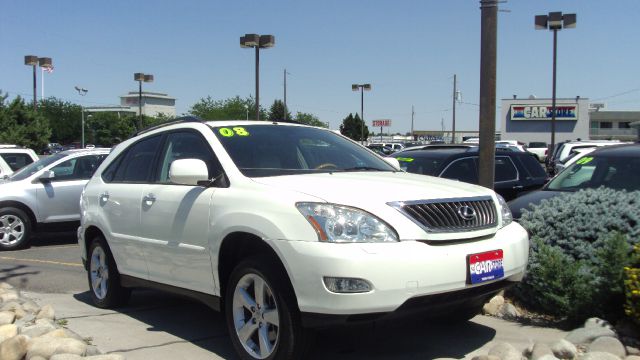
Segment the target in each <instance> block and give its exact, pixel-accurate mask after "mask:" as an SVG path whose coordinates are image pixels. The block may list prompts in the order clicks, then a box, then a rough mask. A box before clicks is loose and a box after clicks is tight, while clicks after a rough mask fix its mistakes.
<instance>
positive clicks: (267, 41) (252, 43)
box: [240, 34, 276, 120]
mask: <svg viewBox="0 0 640 360" xmlns="http://www.w3.org/2000/svg"><path fill="white" fill-rule="evenodd" d="M275 44H276V38H275V36H273V35H258V34H245V35H244V36H241V37H240V47H241V48H255V49H256V120H260V49H264V48H270V47H273V46H274V45H275Z"/></svg>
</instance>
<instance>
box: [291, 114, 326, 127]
mask: <svg viewBox="0 0 640 360" xmlns="http://www.w3.org/2000/svg"><path fill="white" fill-rule="evenodd" d="M294 120H295V121H297V122H299V123H303V124H307V125H311V126H318V127H323V128H326V127H327V124H325V123H323V122H322V121H320V119H318V117H317V116H315V115H313V114H309V113H303V112H299V111H298V112H297V113H296V117H295V119H294Z"/></svg>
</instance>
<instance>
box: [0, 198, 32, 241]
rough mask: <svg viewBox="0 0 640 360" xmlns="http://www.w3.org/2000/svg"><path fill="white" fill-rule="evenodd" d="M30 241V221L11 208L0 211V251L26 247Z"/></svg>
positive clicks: (26, 216)
mask: <svg viewBox="0 0 640 360" xmlns="http://www.w3.org/2000/svg"><path fill="white" fill-rule="evenodd" d="M29 240H31V219H29V216H28V215H27V214H26V213H25V212H24V211H22V210H20V209H18V208H13V207H6V208H2V209H0V250H15V249H20V248H22V247H25V246H27V244H28V243H29Z"/></svg>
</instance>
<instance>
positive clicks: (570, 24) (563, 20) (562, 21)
mask: <svg viewBox="0 0 640 360" xmlns="http://www.w3.org/2000/svg"><path fill="white" fill-rule="evenodd" d="M535 27H536V30H546V29H549V30H551V31H553V85H552V90H551V148H550V150H549V154H551V153H552V152H553V149H554V148H555V144H556V58H557V55H556V54H557V48H558V30H561V29H562V28H566V29H571V28H575V27H576V14H562V12H560V11H557V12H550V13H549V15H536V17H535Z"/></svg>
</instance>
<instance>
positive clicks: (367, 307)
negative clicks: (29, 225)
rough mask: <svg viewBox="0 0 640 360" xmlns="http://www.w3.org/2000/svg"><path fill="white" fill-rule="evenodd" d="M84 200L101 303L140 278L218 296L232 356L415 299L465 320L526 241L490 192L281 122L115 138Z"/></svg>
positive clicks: (286, 349)
mask: <svg viewBox="0 0 640 360" xmlns="http://www.w3.org/2000/svg"><path fill="white" fill-rule="evenodd" d="M392 163H393V164H396V166H394V165H392ZM80 206H81V213H82V220H81V226H80V228H79V229H78V242H79V244H80V247H81V251H82V253H81V256H82V259H83V262H84V264H85V266H86V269H87V274H88V275H87V276H88V281H89V287H90V293H91V296H92V299H93V301H94V303H95V304H96V305H97V306H98V307H114V306H118V305H122V304H124V303H125V302H126V301H127V299H128V296H129V294H130V288H131V287H135V286H151V287H157V288H161V289H164V290H169V291H175V292H178V293H181V294H187V295H191V296H193V297H195V298H197V299H199V300H202V301H204V302H205V303H206V304H208V305H209V306H211V307H212V308H214V309H218V310H221V309H224V311H225V315H226V319H227V326H228V329H229V334H230V337H231V340H232V343H233V345H234V347H235V349H236V351H237V352H238V354H239V355H240V358H242V359H267V358H268V359H275V358H277V359H280V358H283V359H284V358H292V359H299V358H304V357H303V355H302V353H303V352H304V350H305V349H306V348H307V347H306V345H307V341H306V340H307V339H308V334H309V329H310V328H313V327H315V326H329V325H335V324H339V323H342V324H344V323H349V322H351V321H359V320H367V319H368V320H373V319H376V318H381V317H384V316H391V315H393V314H400V313H406V312H411V311H415V310H421V311H428V310H431V311H432V314H434V315H436V314H437V315H440V316H445V317H447V318H448V319H450V320H451V321H453V319H455V318H457V319H460V318H469V317H471V316H474V315H475V314H477V313H478V312H479V310H480V309H481V307H482V304H483V303H484V301H485V300H486V299H487V298H488V297H490V296H492V295H493V294H495V293H496V292H497V291H499V290H500V289H502V288H504V287H506V286H509V285H510V284H514V283H516V282H518V281H520V280H521V279H522V277H523V275H524V272H525V268H526V265H527V257H528V251H529V239H528V235H527V232H526V231H525V230H524V229H523V228H522V227H521V226H520V225H518V224H517V223H515V222H512V218H511V213H510V211H509V208H508V206H507V205H506V203H505V202H504V200H503V199H502V198H500V197H499V196H497V195H496V194H495V193H494V192H493V191H492V190H490V189H487V188H484V187H480V186H475V185H471V184H466V183H462V182H458V181H451V180H445V179H440V178H435V177H428V176H424V175H416V174H409V173H406V172H403V171H401V170H400V169H399V168H398V167H397V160H395V159H389V160H386V161H385V160H384V159H383V158H381V157H379V156H377V155H375V154H374V153H372V152H371V151H369V150H367V149H366V148H364V147H363V146H361V145H359V144H357V143H355V142H353V141H351V140H349V139H347V138H345V137H343V136H340V135H336V134H335V133H333V132H331V131H329V130H327V129H322V128H315V127H309V126H304V125H296V124H290V123H278V122H267V121H260V122H257V121H212V122H201V121H197V120H195V119H190V120H189V119H185V120H181V121H175V122H172V123H169V124H165V125H164V126H163V125H161V126H157V127H155V128H152V129H150V130H147V131H143V132H141V133H139V134H138V135H137V136H135V137H133V138H131V139H129V140H126V141H124V142H123V143H121V144H119V145H118V147H117V148H115V149H114V150H113V152H112V153H111V154H110V155H109V157H108V158H107V159H106V160H105V161H104V162H103V164H102V165H101V166H100V168H98V170H97V172H96V174H95V175H94V176H93V178H91V180H90V181H89V183H88V184H87V186H86V188H85V190H84V191H83V194H82V197H81V205H80ZM430 306H433V307H430ZM435 307H437V310H434V309H435Z"/></svg>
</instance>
